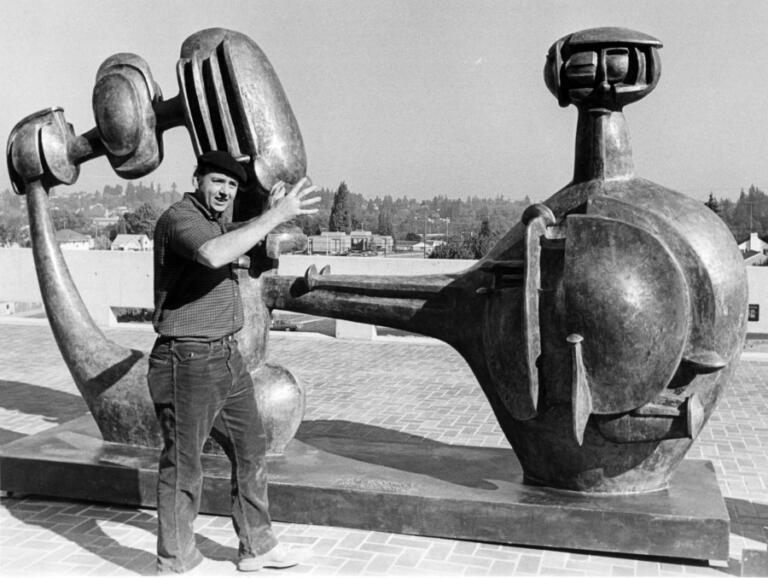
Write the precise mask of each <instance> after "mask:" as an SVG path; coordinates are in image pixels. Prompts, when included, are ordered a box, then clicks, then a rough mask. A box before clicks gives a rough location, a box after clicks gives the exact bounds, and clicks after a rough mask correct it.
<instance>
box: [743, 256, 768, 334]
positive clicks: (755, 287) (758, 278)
mask: <svg viewBox="0 0 768 578" xmlns="http://www.w3.org/2000/svg"><path fill="white" fill-rule="evenodd" d="M747 281H748V282H749V305H750V310H751V311H750V314H751V315H753V316H755V315H756V316H757V318H758V319H757V320H756V321H750V322H749V323H748V324H747V331H748V332H749V333H751V334H753V335H759V336H760V337H766V338H768V267H747Z"/></svg>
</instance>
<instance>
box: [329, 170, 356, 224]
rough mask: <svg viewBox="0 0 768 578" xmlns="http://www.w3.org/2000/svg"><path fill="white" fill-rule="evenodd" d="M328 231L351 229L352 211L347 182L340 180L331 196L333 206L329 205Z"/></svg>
mask: <svg viewBox="0 0 768 578" xmlns="http://www.w3.org/2000/svg"><path fill="white" fill-rule="evenodd" d="M328 230H329V231H344V232H345V233H350V232H351V231H352V211H351V208H350V203H349V189H347V183H345V182H344V181H341V183H340V184H339V188H338V189H337V190H336V194H335V195H334V197H333V206H332V207H331V216H330V218H329V219H328Z"/></svg>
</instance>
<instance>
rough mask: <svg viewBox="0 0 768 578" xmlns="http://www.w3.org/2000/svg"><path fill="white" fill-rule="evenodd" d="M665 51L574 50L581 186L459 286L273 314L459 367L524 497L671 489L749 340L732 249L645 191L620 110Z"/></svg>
mask: <svg viewBox="0 0 768 578" xmlns="http://www.w3.org/2000/svg"><path fill="white" fill-rule="evenodd" d="M660 47H661V43H660V42H659V41H658V40H656V39H654V38H651V37H649V36H646V35H644V34H641V33H638V32H634V31H631V30H626V29H618V28H600V29H594V30H586V31H582V32H578V33H575V34H571V35H569V36H566V37H564V38H562V39H561V40H559V41H558V42H556V43H555V44H554V45H553V46H552V48H551V49H550V51H549V54H548V56H547V62H546V66H545V69H544V75H545V79H546V82H547V86H548V87H549V89H550V90H551V91H552V93H553V94H554V95H555V96H556V97H557V99H558V102H559V103H560V105H561V106H567V105H568V104H575V105H576V106H577V108H578V111H579V119H578V127H577V132H576V161H575V167H574V176H573V181H572V182H571V183H570V184H568V185H567V186H566V187H565V188H563V189H562V190H560V191H559V192H557V193H556V194H554V195H553V196H552V197H551V198H549V199H548V200H547V201H545V202H544V203H543V204H536V205H533V206H531V207H529V208H528V209H527V210H526V211H525V212H524V214H523V217H522V222H521V223H519V224H518V225H516V226H514V227H513V228H512V229H511V230H510V231H509V232H508V233H507V234H506V236H504V237H503V239H501V240H500V241H499V242H498V244H497V245H496V246H495V247H494V248H493V249H492V250H491V251H490V253H489V254H488V255H487V256H486V257H485V258H483V259H482V260H480V261H479V262H478V263H477V264H476V265H474V266H473V267H471V268H470V269H468V270H467V271H464V272H462V273H458V274H454V275H435V276H425V277H402V278H393V277H373V276H350V275H343V276H342V275H330V274H328V272H327V271H321V272H320V273H319V274H318V272H317V270H316V269H314V268H310V270H309V271H307V274H306V276H305V278H304V279H291V278H283V277H270V278H267V279H266V281H265V290H266V294H267V299H266V302H267V306H268V307H270V308H279V309H287V310H292V311H301V312H305V313H312V314H316V315H325V316H330V317H338V318H343V319H348V320H351V321H360V322H366V323H374V324H381V325H388V326H392V327H397V328H401V329H405V330H409V331H416V332H419V333H423V334H426V335H429V336H432V337H436V338H438V339H442V340H443V341H445V342H447V343H449V344H450V345H452V346H453V347H454V348H455V349H456V350H457V351H458V352H459V353H461V355H462V356H463V357H464V358H465V359H466V361H467V363H468V364H469V366H470V367H471V368H472V371H473V372H474V374H475V376H476V377H477V379H478V381H479V383H480V386H481V387H482V388H483V391H484V393H485V395H486V397H487V398H488V401H489V402H490V404H491V407H492V408H493V411H494V413H495V415H496V418H497V420H498V421H499V424H500V425H501V428H502V430H503V431H504V433H505V435H506V436H507V438H508V440H509V442H510V444H511V445H512V447H513V448H514V450H515V453H516V454H517V456H518V458H519V459H520V462H521V464H522V467H523V471H524V473H525V477H526V480H527V481H528V482H530V483H533V484H541V485H546V486H552V487H556V488H563V489H569V490H577V491H581V492H590V493H591V492H597V493H633V492H645V491H651V490H657V489H660V488H663V487H665V485H666V484H667V482H668V480H669V478H670V475H671V473H672V471H673V469H674V468H675V466H676V465H677V464H678V463H679V462H680V460H682V458H683V456H684V455H685V453H686V451H687V450H688V448H689V447H690V445H691V443H692V442H693V439H694V438H695V437H696V436H697V435H698V433H699V431H700V430H701V428H702V426H703V425H704V423H705V422H706V421H707V419H708V418H709V416H710V415H711V413H712V410H713V409H714V406H715V404H716V403H717V400H718V399H719V397H720V395H721V392H722V389H723V387H724V386H725V385H726V384H727V383H728V380H729V379H730V377H731V375H732V374H733V371H734V369H735V364H736V363H737V361H738V359H739V354H740V352H741V347H742V344H743V340H744V336H745V332H746V317H745V316H746V307H747V300H746V298H747V294H746V280H745V271H744V266H743V263H742V258H741V255H740V254H739V251H738V249H737V247H736V244H735V243H734V241H733V237H732V236H731V234H730V232H729V231H728V229H727V228H726V226H725V225H724V224H723V223H722V222H721V221H720V219H719V218H718V217H717V216H716V215H715V214H714V213H713V212H712V211H710V210H709V209H708V208H707V207H706V206H704V204H703V203H701V202H697V201H694V200H692V199H689V198H687V197H685V196H683V195H680V194H678V193H675V192H674V191H670V190H668V189H665V188H663V187H661V186H659V185H657V184H654V183H651V182H649V181H646V180H644V179H641V178H638V177H635V176H634V171H633V163H632V152H631V148H630V146H629V133H628V130H627V126H626V122H625V119H624V115H623V113H622V109H623V107H624V106H625V105H626V104H629V103H631V102H634V101H636V100H639V99H640V98H642V97H643V96H645V95H646V94H648V93H649V92H650V91H651V90H652V89H653V88H654V87H655V86H656V83H657V81H658V79H659V74H660V62H659V57H658V48H660Z"/></svg>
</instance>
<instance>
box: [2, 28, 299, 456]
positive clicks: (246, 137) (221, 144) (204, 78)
mask: <svg viewBox="0 0 768 578" xmlns="http://www.w3.org/2000/svg"><path fill="white" fill-rule="evenodd" d="M177 78H178V83H179V94H178V95H177V96H176V97H174V98H172V99H170V100H163V99H162V94H161V92H160V89H159V87H158V86H157V85H156V84H155V82H154V80H153V79H152V75H151V73H150V71H149V66H148V65H147V64H146V62H144V61H143V60H142V59H141V58H140V57H139V56H136V55H135V54H116V55H114V56H111V57H110V58H108V59H107V60H106V61H105V62H104V63H103V64H102V65H101V67H100V68H99V71H98V73H97V75H96V84H95V87H94V90H93V111H94V117H95V120H96V127H95V128H94V129H92V130H90V131H88V132H87V133H85V134H83V135H80V136H77V135H75V133H74V132H73V129H72V127H71V125H68V124H67V122H66V121H65V119H64V114H63V111H62V110H61V109H59V108H51V109H48V110H43V111H40V112H38V113H35V114H33V115H31V116H29V117H27V118H25V119H24V120H22V121H21V122H19V123H18V124H17V125H16V127H15V128H14V129H13V131H12V133H11V135H10V137H9V140H8V150H7V157H8V169H9V173H10V175H11V180H12V182H13V186H14V189H15V190H16V192H17V193H21V194H25V195H26V197H27V206H28V212H29V221H30V229H31V232H30V234H31V238H32V246H33V254H34V258H35V267H36V270H37V275H38V280H39V283H40V290H41V293H42V296H43V301H44V303H45V307H46V311H47V313H48V318H49V320H50V323H51V328H52V329H53V333H54V335H55V337H56V341H57V343H58V345H59V349H60V350H61V353H62V355H63V357H64V359H65V360H66V362H67V365H68V366H69V369H70V372H71V373H72V376H73V377H74V380H75V383H76V384H77V387H78V388H79V390H80V393H81V394H82V395H83V397H84V398H85V401H86V403H87V404H88V409H89V410H90V411H91V413H92V415H93V417H94V419H95V420H96V423H97V424H98V426H99V430H100V431H101V434H102V436H103V438H104V440H106V441H110V442H121V443H127V444H134V445H141V446H150V447H159V446H161V445H162V442H161V438H160V431H159V428H158V426H157V424H156V420H155V417H154V410H153V408H152V402H151V400H150V398H149V393H148V391H147V385H146V373H147V358H146V354H145V352H141V351H136V350H127V349H125V348H123V347H121V346H119V345H117V344H115V343H113V342H111V341H110V340H108V339H107V338H106V337H105V336H104V334H103V333H102V332H101V331H100V330H99V329H98V327H96V325H95V324H94V322H93V320H92V319H91V317H90V315H89V314H88V312H87V310H86V309H85V306H84V304H83V302H82V300H81V299H80V296H79V294H78V292H77V288H76V287H75V285H74V283H73V281H72V278H71V276H70V274H69V271H68V270H67V267H66V264H65V262H64V259H63V257H62V254H61V251H60V249H59V247H58V245H57V243H56V241H55V238H54V233H55V231H54V229H53V224H52V222H51V219H50V216H49V214H48V208H47V195H48V191H49V189H50V188H51V187H53V186H56V185H60V184H72V183H74V182H75V181H76V180H77V177H78V175H79V165H80V164H82V163H84V162H86V161H88V160H90V159H92V158H94V157H97V156H100V155H106V156H107V158H108V159H109V162H110V164H111V165H112V168H113V169H114V170H115V172H116V173H117V174H118V175H119V176H121V177H124V178H131V179H133V178H139V177H142V176H145V175H147V174H149V173H151V172H152V171H153V170H155V169H156V168H157V167H158V166H159V164H160V162H161V161H162V158H163V146H162V133H163V132H164V131H165V130H168V129H170V128H172V127H175V126H182V125H183V126H185V127H186V128H187V130H188V132H189V134H190V136H191V138H192V144H193V147H194V151H195V154H196V155H199V154H201V153H203V152H206V151H208V150H214V149H215V150H227V151H229V152H230V153H231V154H232V155H233V156H235V157H236V158H237V159H238V160H241V161H242V162H243V163H244V165H246V166H247V169H248V171H249V173H250V175H251V176H254V175H255V176H258V182H259V183H260V184H261V185H262V187H263V188H260V187H259V186H258V185H254V186H252V187H251V188H249V189H248V190H246V191H244V192H243V194H240V195H238V199H237V200H238V202H237V206H236V208H235V215H234V217H235V219H236V220H247V219H248V218H250V217H252V216H254V215H256V214H259V213H260V212H261V210H262V206H263V203H264V202H265V201H266V193H267V191H268V190H269V188H270V187H271V186H272V185H273V184H274V183H275V182H277V181H278V180H283V181H286V182H289V183H293V182H296V181H298V180H299V179H300V178H302V177H303V176H304V175H305V172H306V158H305V154H304V145H303V141H302V138H301V133H300V132H299V128H298V126H297V123H296V120H295V118H294V116H293V113H292V111H291V108H290V105H289V104H288V101H287V99H286V97H285V94H284V92H283V89H282V87H281V85H280V82H279V80H278V78H277V75H276V74H275V72H274V70H273V69H272V66H271V65H270V63H269V61H268V60H267V58H266V56H265V55H264V54H263V53H262V51H261V50H260V49H259V47H258V46H257V45H256V44H255V43H254V42H253V41H252V40H250V39H249V38H248V37H246V36H244V35H242V34H239V33H237V32H232V31H228V30H223V29H218V28H214V29H208V30H203V31H201V32H198V33H196V34H194V35H192V36H190V37H189V38H188V39H187V40H186V41H185V42H184V44H183V45H182V47H181V58H180V59H179V62H178V65H177ZM249 182H250V183H255V182H256V180H255V179H254V178H249ZM302 242H304V243H306V238H305V237H303V235H297V234H295V233H291V232H286V231H275V232H274V234H272V235H270V236H269V237H268V238H267V240H266V242H265V243H264V244H263V245H262V246H260V247H258V248H257V249H256V250H255V251H254V253H253V254H252V255H251V256H250V257H251V258H250V260H249V259H243V260H241V261H242V263H243V267H245V269H241V270H240V271H239V278H240V285H241V290H242V293H243V296H244V310H245V324H244V327H243V330H242V332H241V333H240V335H239V343H240V348H241V351H242V353H243V357H244V359H245V360H246V364H247V366H248V369H249V371H250V372H251V374H252V376H253V378H254V381H255V382H256V383H257V384H258V385H259V388H258V390H259V392H258V396H259V397H260V402H261V403H260V407H261V410H262V413H264V414H265V415H264V421H265V428H266V429H267V436H268V439H269V451H270V452H272V453H279V452H281V451H282V449H283V448H284V447H285V444H286V443H288V441H290V439H291V438H292V437H293V435H294V434H295V432H296V429H297V428H298V426H299V424H300V422H301V419H302V417H303V412H304V405H303V404H304V392H303V389H302V388H301V386H300V384H299V383H298V382H297V381H296V379H295V378H294V377H293V375H292V374H291V373H290V372H289V371H287V370H286V369H284V368H282V367H280V366H276V365H271V364H266V363H265V356H266V347H267V338H268V335H269V332H268V329H269V312H268V311H267V310H266V307H265V305H264V301H263V299H262V298H261V279H260V277H259V276H260V274H261V272H262V271H264V270H267V269H270V268H272V267H273V266H274V259H275V258H276V257H277V256H278V255H279V252H280V251H281V250H284V249H285V248H289V247H290V248H296V247H297V246H298V247H300V246H301V244H302ZM249 265H250V266H249ZM246 269H247V270H246Z"/></svg>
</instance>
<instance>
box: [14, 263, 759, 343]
mask: <svg viewBox="0 0 768 578" xmlns="http://www.w3.org/2000/svg"><path fill="white" fill-rule="evenodd" d="M63 253H64V259H65V261H66V262H67V266H68V267H69V269H70V271H71V273H72V277H73V278H74V280H75V284H76V285H77V287H78V289H79V291H80V294H81V296H82V297H83V301H84V302H85V304H86V307H87V308H88V311H89V312H90V313H91V315H92V316H93V318H94V320H95V321H96V323H98V324H99V325H105V326H108V325H111V324H114V323H115V318H114V315H112V311H111V309H110V307H144V308H152V307H153V294H152V252H151V251H150V252H132V251H64V252H63ZM473 263H474V261H468V260H452V259H404V258H382V257H334V256H326V255H286V256H284V257H281V258H280V268H279V269H278V273H280V274H281V275H296V276H299V275H303V274H304V272H305V271H306V270H307V268H308V267H309V266H310V265H316V266H317V268H318V269H320V268H322V267H323V266H325V265H330V267H331V272H332V273H337V274H352V273H354V274H361V275H426V274H432V273H435V274H436V273H455V272H458V271H462V270H464V269H466V268H467V267H469V266H471V265H472V264H473ZM0 271H3V274H2V275H0V302H3V301H6V302H7V301H10V302H20V303H39V302H42V297H41V296H40V289H39V287H38V285H37V277H36V275H35V266H34V263H33V260H32V250H31V249H2V248H0ZM747 278H748V282H749V303H750V305H751V306H752V307H753V312H754V314H756V320H754V321H749V323H748V329H747V331H748V332H749V333H750V334H756V335H760V336H768V267H747ZM755 306H756V307H755ZM359 325H360V324H348V322H343V323H342V322H339V327H340V328H341V332H342V333H343V332H344V331H346V330H348V331H350V332H351V333H350V336H353V337H366V336H370V335H371V334H370V328H368V327H365V326H364V327H358V326H359Z"/></svg>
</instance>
